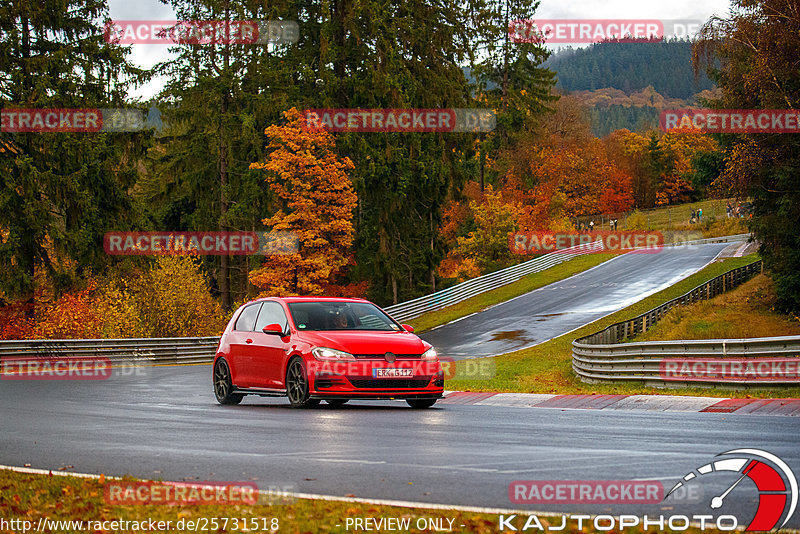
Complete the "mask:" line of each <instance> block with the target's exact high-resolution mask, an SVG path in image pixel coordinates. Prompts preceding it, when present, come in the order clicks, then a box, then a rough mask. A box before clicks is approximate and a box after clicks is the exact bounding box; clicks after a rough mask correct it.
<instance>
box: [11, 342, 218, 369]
mask: <svg viewBox="0 0 800 534" xmlns="http://www.w3.org/2000/svg"><path fill="white" fill-rule="evenodd" d="M218 344H219V337H214V336H212V337H169V338H126V339H23V340H3V341H0V360H19V359H26V358H81V357H83V358H108V359H109V360H110V361H111V364H112V365H115V364H127V365H141V364H154V363H205V362H210V361H212V360H213V359H214V355H215V354H216V352H217V345H218Z"/></svg>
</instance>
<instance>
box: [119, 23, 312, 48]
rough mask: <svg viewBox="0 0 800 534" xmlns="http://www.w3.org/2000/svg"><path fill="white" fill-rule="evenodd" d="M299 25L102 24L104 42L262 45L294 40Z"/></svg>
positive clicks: (123, 43) (296, 36)
mask: <svg viewBox="0 0 800 534" xmlns="http://www.w3.org/2000/svg"><path fill="white" fill-rule="evenodd" d="M299 28H300V27H299V25H298V24H297V22H295V21H286V20H278V21H275V20H229V21H225V20H117V21H111V22H109V23H108V24H106V27H105V38H106V42H108V43H115V44H122V45H129V44H189V45H221V44H224V45H231V44H233V45H259V44H260V45H264V44H291V43H296V42H297V40H298V37H299V35H300V30H299Z"/></svg>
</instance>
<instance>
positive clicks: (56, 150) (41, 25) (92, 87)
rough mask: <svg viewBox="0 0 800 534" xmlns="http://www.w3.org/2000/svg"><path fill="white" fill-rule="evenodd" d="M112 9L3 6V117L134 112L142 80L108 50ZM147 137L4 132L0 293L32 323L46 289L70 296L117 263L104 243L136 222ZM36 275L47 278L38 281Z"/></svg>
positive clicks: (87, 3)
mask: <svg viewBox="0 0 800 534" xmlns="http://www.w3.org/2000/svg"><path fill="white" fill-rule="evenodd" d="M107 17H108V5H107V2H106V1H105V0H63V1H53V0H44V1H41V2H29V1H24V0H4V1H3V2H2V3H0V108H105V107H122V106H125V105H126V91H127V87H128V83H127V82H128V81H130V79H131V78H132V77H134V76H136V75H137V74H139V71H138V69H136V68H134V67H133V66H132V65H131V64H130V63H129V62H128V60H127V59H126V54H127V52H126V50H124V49H123V48H121V47H120V46H117V45H115V44H111V43H107V42H106V40H105V36H104V33H103V22H104V19H105V18H107ZM147 137H149V135H148V134H146V133H141V132H137V133H123V132H118V133H104V132H97V133H86V132H77V133H70V132H60V133H55V132H51V133H38V132H30V133H26V132H21V133H9V132H6V131H3V132H0V147H3V150H2V152H0V176H2V180H0V228H1V229H2V235H1V236H0V292H2V295H3V296H4V297H6V298H7V299H9V300H11V299H18V298H19V299H23V300H25V301H27V302H28V303H29V304H31V306H28V307H27V308H26V309H27V310H28V311H27V313H29V314H33V311H34V307H33V306H32V305H33V303H34V293H35V289H36V286H37V284H38V282H39V280H43V281H44V282H45V283H47V284H49V285H52V286H54V287H55V289H56V290H57V291H63V290H65V289H67V288H69V287H70V286H71V285H73V284H75V283H76V281H77V280H78V279H79V278H81V277H82V276H84V275H86V274H87V273H88V272H89V271H91V270H92V269H95V270H97V269H101V268H103V267H104V266H106V265H107V264H108V261H109V259H108V256H107V255H106V254H104V252H103V247H102V245H101V243H102V236H103V234H104V233H105V232H106V231H107V229H108V223H109V221H116V220H127V219H128V218H129V216H130V202H129V199H128V197H127V195H126V191H127V189H128V188H129V187H131V186H132V185H133V182H134V181H135V179H136V176H137V169H136V166H135V160H136V158H137V157H138V156H139V155H140V154H141V152H142V149H143V144H144V143H145V139H146V138H147ZM37 272H42V273H45V274H46V277H45V278H41V277H39V278H37Z"/></svg>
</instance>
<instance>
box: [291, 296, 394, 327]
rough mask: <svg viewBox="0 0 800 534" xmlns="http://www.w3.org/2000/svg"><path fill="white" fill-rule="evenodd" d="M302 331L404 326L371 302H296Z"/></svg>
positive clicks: (295, 312) (294, 313)
mask: <svg viewBox="0 0 800 534" xmlns="http://www.w3.org/2000/svg"><path fill="white" fill-rule="evenodd" d="M289 311H290V312H291V313H292V318H293V319H294V324H295V326H296V327H297V329H298V330H381V331H395V332H398V331H400V330H401V328H400V325H398V324H397V323H396V322H394V321H393V320H392V319H391V318H389V316H388V315H386V314H385V313H383V312H382V311H381V310H380V309H379V308H378V307H377V306H375V305H374V304H370V303H367V302H292V303H290V304H289Z"/></svg>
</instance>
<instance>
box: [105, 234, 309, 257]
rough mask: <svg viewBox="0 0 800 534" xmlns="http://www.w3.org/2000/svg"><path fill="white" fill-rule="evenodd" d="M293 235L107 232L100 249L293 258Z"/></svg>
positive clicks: (129, 252) (115, 252)
mask: <svg viewBox="0 0 800 534" xmlns="http://www.w3.org/2000/svg"><path fill="white" fill-rule="evenodd" d="M299 246H300V243H299V239H298V237H297V234H296V233H295V232H283V231H274V232H108V233H106V234H105V236H104V237H103V249H104V250H105V252H106V254H110V255H114V256H117V255H123V256H135V255H140V256H142V255H144V256H150V255H156V256H175V255H177V256H180V255H192V254H198V255H210V256H241V255H250V254H255V255H280V254H296V253H297V251H298V250H299Z"/></svg>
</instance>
